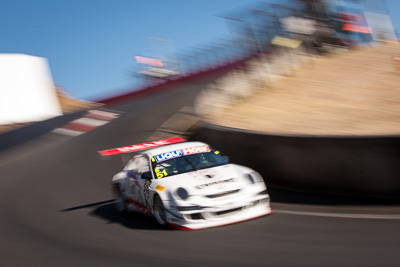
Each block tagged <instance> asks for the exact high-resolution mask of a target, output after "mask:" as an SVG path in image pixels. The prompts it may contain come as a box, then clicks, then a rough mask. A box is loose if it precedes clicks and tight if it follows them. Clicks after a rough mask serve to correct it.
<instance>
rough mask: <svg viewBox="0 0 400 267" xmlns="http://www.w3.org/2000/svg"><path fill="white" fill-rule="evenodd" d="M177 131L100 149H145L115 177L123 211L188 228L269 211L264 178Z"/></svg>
mask: <svg viewBox="0 0 400 267" xmlns="http://www.w3.org/2000/svg"><path fill="white" fill-rule="evenodd" d="M184 141H186V140H184V139H182V138H180V137H175V138H170V139H164V140H159V141H154V142H148V143H143V144H138V145H133V146H127V147H121V148H115V149H110V150H104V151H99V153H100V154H101V155H114V154H120V153H128V152H133V151H138V150H143V149H145V151H144V152H142V153H141V154H138V155H135V156H134V157H133V158H132V159H131V160H130V161H129V162H128V164H127V165H126V166H125V168H124V169H123V170H122V171H121V172H119V173H117V174H116V175H114V177H113V178H112V189H113V192H114V194H115V197H116V201H115V202H116V207H117V209H118V210H119V211H121V212H122V211H139V212H143V213H146V214H149V215H152V216H154V217H155V218H156V219H157V222H158V223H159V224H161V225H168V226H170V227H172V228H177V229H182V230H185V229H186V230H190V229H202V228H207V227H215V226H220V225H225V224H231V223H235V222H240V221H244V220H249V219H252V218H256V217H260V216H263V215H267V214H269V213H271V208H270V200H269V195H268V192H267V188H266V186H265V183H264V180H263V178H262V177H261V176H260V174H258V173H257V172H255V171H253V170H252V169H249V168H246V167H243V166H240V165H236V164H230V163H228V162H227V160H226V158H225V157H222V156H221V155H220V154H219V152H218V151H216V150H214V149H212V148H211V147H210V146H209V145H207V144H205V143H202V142H184Z"/></svg>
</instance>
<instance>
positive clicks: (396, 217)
mask: <svg viewBox="0 0 400 267" xmlns="http://www.w3.org/2000/svg"><path fill="white" fill-rule="evenodd" d="M274 213H282V214H292V215H303V216H319V217H335V218H349V219H379V220H400V214H357V213H331V212H309V211H290V210H275V209H274Z"/></svg>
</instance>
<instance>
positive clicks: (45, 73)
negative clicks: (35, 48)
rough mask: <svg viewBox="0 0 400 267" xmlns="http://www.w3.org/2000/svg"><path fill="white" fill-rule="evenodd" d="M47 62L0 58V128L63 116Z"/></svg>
mask: <svg viewBox="0 0 400 267" xmlns="http://www.w3.org/2000/svg"><path fill="white" fill-rule="evenodd" d="M54 88H55V85H54V82H53V79H52V77H51V73H50V69H49V64H48V62H47V59H45V58H41V57H35V56H29V55H23V54H0V124H11V123H22V122H32V121H41V120H45V119H49V118H52V117H56V116H59V115H62V111H61V107H60V103H59V100H58V97H57V94H56V91H55V89H54Z"/></svg>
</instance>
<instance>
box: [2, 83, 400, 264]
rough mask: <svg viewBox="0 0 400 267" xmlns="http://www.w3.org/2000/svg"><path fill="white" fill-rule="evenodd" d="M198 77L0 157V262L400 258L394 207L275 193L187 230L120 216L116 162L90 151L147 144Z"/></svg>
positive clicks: (186, 100) (185, 101) (187, 99)
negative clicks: (246, 213) (81, 128)
mask: <svg viewBox="0 0 400 267" xmlns="http://www.w3.org/2000/svg"><path fill="white" fill-rule="evenodd" d="M205 84H207V81H205V82H203V83H197V84H182V86H181V87H179V88H177V89H175V90H173V91H168V92H165V93H162V94H158V95H153V96H149V97H146V98H143V99H140V100H137V101H136V102H134V103H131V104H129V105H125V106H119V107H117V108H116V110H119V111H122V112H125V113H124V114H123V115H122V116H121V117H120V118H119V119H116V120H114V121H112V122H110V123H109V124H107V125H105V126H103V127H100V128H97V129H95V130H93V131H91V132H89V133H86V134H84V135H81V136H78V137H75V138H71V139H69V140H66V141H63V142H60V143H56V144H54V145H51V146H46V148H44V149H43V148H42V149H40V150H37V152H35V153H31V154H29V153H27V155H25V156H24V155H20V156H19V157H18V158H16V159H15V160H12V161H8V162H6V163H0V177H1V179H0V201H1V205H0V212H1V213H0V214H1V217H0V236H1V241H0V256H1V258H0V259H1V266H143V265H162V266H210V265H214V266H279V265H285V266H399V265H400V263H399V260H400V231H398V228H399V225H400V218H398V217H397V216H398V214H400V213H399V212H398V210H399V208H398V206H388V205H383V206H376V205H374V206H370V205H365V204H364V205H363V206H356V207H355V206H348V205H346V206H343V205H331V204H332V203H334V202H332V201H328V203H324V205H311V204H310V203H313V199H304V196H296V195H290V197H289V198H292V200H294V202H296V203H289V202H290V201H286V200H288V199H289V198H288V197H285V196H284V194H282V193H279V192H275V195H276V196H277V197H276V200H275V201H274V202H273V203H272V206H273V208H274V209H275V210H276V212H275V213H273V214H271V215H269V216H266V217H262V218H259V219H256V220H252V221H248V222H244V223H239V224H234V225H229V226H224V227H218V228H212V229H206V230H200V231H190V232H182V231H174V230H166V229H162V228H160V227H159V226H158V225H157V224H156V222H155V220H154V219H153V218H150V217H147V216H144V215H140V214H128V215H126V216H120V215H119V214H118V213H117V212H116V211H115V209H114V207H113V203H112V200H111V192H110V181H111V177H112V175H113V174H115V173H116V172H118V171H119V170H120V169H121V168H122V164H121V160H120V158H118V157H114V158H112V159H110V160H101V159H100V158H99V157H98V155H97V153H96V151H98V150H101V149H107V148H112V147H118V146H123V145H128V144H134V143H139V142H143V141H146V140H147V138H148V137H149V136H150V135H151V134H152V132H153V131H154V130H155V129H157V128H158V127H159V126H160V125H161V124H162V123H163V122H164V121H166V120H167V119H168V118H169V117H171V116H172V115H173V114H174V113H175V112H177V111H179V110H180V109H182V108H183V107H184V106H186V105H190V103H191V101H192V100H193V98H194V97H195V95H196V93H197V92H198V91H199V90H200V89H201V88H203V87H204V85H205ZM30 149H34V148H33V147H30ZM31 152H32V151H31ZM297 197H298V199H297V200H296V198H297ZM282 199H284V200H285V201H282ZM273 200H274V199H273ZM298 200H299V201H298ZM284 202H286V203H284ZM336 204H337V203H336ZM389 213H390V215H391V216H389V217H385V216H376V215H377V214H384V215H386V214H389ZM346 214H350V215H351V216H347V217H346V216H343V215H346ZM357 214H367V216H361V217H360V216H355V215H357ZM331 215H332V216H331Z"/></svg>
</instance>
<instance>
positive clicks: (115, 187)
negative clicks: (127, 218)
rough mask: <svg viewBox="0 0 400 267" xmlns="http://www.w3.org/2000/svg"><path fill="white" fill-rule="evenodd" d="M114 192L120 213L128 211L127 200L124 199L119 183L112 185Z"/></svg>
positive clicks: (116, 205)
mask: <svg viewBox="0 0 400 267" xmlns="http://www.w3.org/2000/svg"><path fill="white" fill-rule="evenodd" d="M112 192H113V196H114V198H115V201H114V203H115V207H116V208H117V210H118V212H119V213H126V211H127V208H126V202H125V199H124V196H123V195H122V192H121V189H120V188H119V186H118V185H116V184H114V185H113V186H112Z"/></svg>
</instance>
